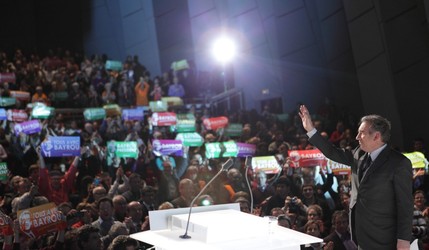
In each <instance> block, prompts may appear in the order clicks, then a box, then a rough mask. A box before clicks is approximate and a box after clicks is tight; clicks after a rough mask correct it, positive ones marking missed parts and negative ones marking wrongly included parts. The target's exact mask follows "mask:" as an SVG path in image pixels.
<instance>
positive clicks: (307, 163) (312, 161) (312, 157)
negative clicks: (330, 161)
mask: <svg viewBox="0 0 429 250" xmlns="http://www.w3.org/2000/svg"><path fill="white" fill-rule="evenodd" d="M289 157H290V159H291V161H292V162H291V167H295V168H298V167H314V166H326V161H327V160H326V157H325V156H324V155H323V154H322V152H320V150H318V149H311V150H290V151H289Z"/></svg>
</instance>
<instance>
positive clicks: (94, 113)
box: [83, 108, 106, 121]
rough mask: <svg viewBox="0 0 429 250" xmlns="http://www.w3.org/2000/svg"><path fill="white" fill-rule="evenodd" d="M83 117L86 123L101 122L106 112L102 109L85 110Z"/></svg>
mask: <svg viewBox="0 0 429 250" xmlns="http://www.w3.org/2000/svg"><path fill="white" fill-rule="evenodd" d="M83 116H84V117H85V120H87V121H94V120H102V119H104V118H105V117H106V110H104V109H102V108H89V109H85V111H84V112H83Z"/></svg>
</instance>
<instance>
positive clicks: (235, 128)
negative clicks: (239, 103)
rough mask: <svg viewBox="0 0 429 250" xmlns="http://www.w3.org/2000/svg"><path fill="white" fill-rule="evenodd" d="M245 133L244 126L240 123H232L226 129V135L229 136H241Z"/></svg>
mask: <svg viewBox="0 0 429 250" xmlns="http://www.w3.org/2000/svg"><path fill="white" fill-rule="evenodd" d="M242 133H243V125H241V124H240V123H231V124H229V125H228V127H226V128H225V134H226V135H228V136H240V135H241V134H242Z"/></svg>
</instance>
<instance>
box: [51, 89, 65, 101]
mask: <svg viewBox="0 0 429 250" xmlns="http://www.w3.org/2000/svg"><path fill="white" fill-rule="evenodd" d="M51 94H52V99H53V101H65V100H67V99H68V98H69V93H67V92H66V91H59V92H55V91H54V92H52V93H51Z"/></svg>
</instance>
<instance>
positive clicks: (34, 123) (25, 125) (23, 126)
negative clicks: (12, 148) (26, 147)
mask: <svg viewBox="0 0 429 250" xmlns="http://www.w3.org/2000/svg"><path fill="white" fill-rule="evenodd" d="M14 130H15V135H19V133H21V132H22V133H24V134H26V135H31V134H35V133H38V132H40V131H42V125H41V124H40V122H39V121H38V120H31V121H27V122H22V123H17V124H15V127H14Z"/></svg>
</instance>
